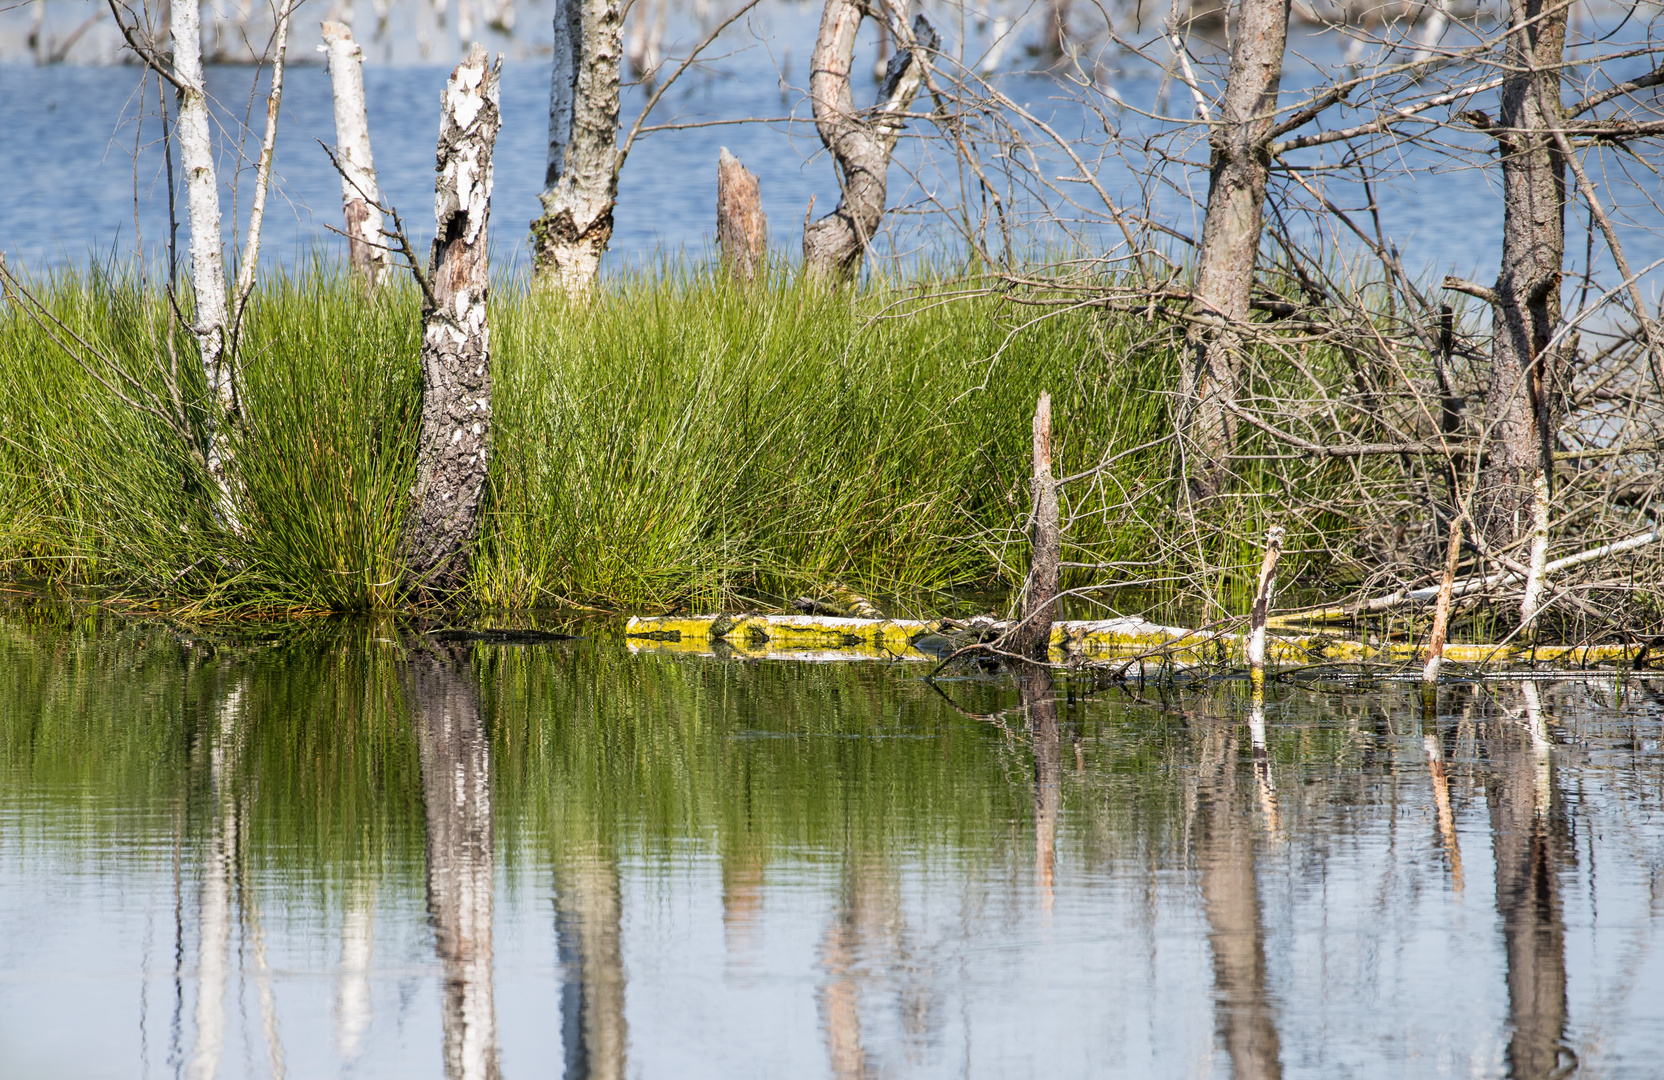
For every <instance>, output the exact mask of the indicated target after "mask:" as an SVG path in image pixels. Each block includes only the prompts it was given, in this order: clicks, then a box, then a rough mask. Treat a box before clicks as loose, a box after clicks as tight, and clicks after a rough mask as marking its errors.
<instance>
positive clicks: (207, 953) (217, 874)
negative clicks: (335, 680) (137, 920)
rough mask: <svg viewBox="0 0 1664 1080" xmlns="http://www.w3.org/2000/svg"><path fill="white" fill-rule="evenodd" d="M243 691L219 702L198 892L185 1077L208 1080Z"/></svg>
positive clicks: (219, 1003)
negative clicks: (209, 820)
mask: <svg viewBox="0 0 1664 1080" xmlns="http://www.w3.org/2000/svg"><path fill="white" fill-rule="evenodd" d="M242 697H243V688H242V687H241V686H234V687H232V688H231V689H230V690H229V691H228V692H227V693H226V695H225V697H224V699H223V700H221V702H220V707H219V726H218V730H217V731H215V732H214V733H213V735H212V736H211V738H212V740H213V742H212V745H211V746H210V747H209V749H208V771H209V777H210V781H211V783H212V785H213V800H214V802H213V805H214V817H213V824H212V825H211V826H210V827H209V833H208V850H207V851H206V852H205V853H204V855H203V862H202V891H201V895H200V897H199V898H198V904H199V908H198V913H197V964H196V969H197V992H196V993H197V997H196V1047H195V1049H194V1050H193V1051H192V1053H191V1061H190V1067H189V1069H188V1071H187V1075H188V1076H190V1077H191V1078H192V1080H212V1078H213V1077H215V1076H218V1075H219V1071H220V1055H221V1054H222V1053H223V1052H224V1050H225V989H226V974H227V970H228V966H229V960H230V957H229V953H230V950H231V892H232V888H233V886H234V883H235V879H236V873H237V825H238V815H237V801H236V799H235V798H233V796H232V792H231V783H230V781H231V776H232V773H233V771H234V769H233V767H234V765H235V761H234V760H228V759H234V758H235V755H236V747H237V745H238V738H237V734H238V733H237V718H238V712H239V711H240V709H239V707H240V705H241V703H242Z"/></svg>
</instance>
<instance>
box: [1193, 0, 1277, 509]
mask: <svg viewBox="0 0 1664 1080" xmlns="http://www.w3.org/2000/svg"><path fill="white" fill-rule="evenodd" d="M1288 7H1289V0H1242V9H1241V12H1240V14H1239V15H1238V17H1237V22H1236V40H1235V42H1234V43H1233V44H1232V47H1231V66H1230V73H1229V75H1228V77H1227V81H1226V83H1225V95H1224V97H1223V98H1222V99H1221V100H1220V102H1219V117H1218V120H1217V121H1216V122H1215V123H1214V125H1213V127H1212V129H1211V131H1210V132H1209V135H1208V142H1209V143H1210V144H1211V146H1212V158H1213V163H1212V171H1211V173H1210V175H1209V178H1208V205H1207V217H1206V218H1205V219H1204V220H1203V223H1202V240H1201V244H1200V245H1199V247H1198V251H1197V257H1196V286H1195V290H1194V293H1193V302H1194V305H1195V308H1196V313H1197V315H1199V316H1200V317H1201V320H1200V321H1198V322H1196V323H1194V324H1192V328H1191V330H1190V332H1189V334H1188V338H1187V350H1186V351H1187V356H1186V363H1185V367H1184V369H1183V372H1182V374H1181V376H1180V387H1179V408H1180V410H1181V412H1180V424H1179V435H1180V437H1181V439H1182V440H1183V442H1182V444H1181V445H1182V447H1183V450H1184V453H1185V455H1186V457H1187V458H1188V460H1187V461H1186V462H1185V463H1184V466H1185V467H1184V475H1185V477H1186V482H1187V487H1188V494H1189V496H1190V498H1191V499H1192V500H1194V501H1206V500H1209V499H1211V498H1213V497H1214V496H1215V495H1217V494H1218V493H1219V491H1220V490H1221V489H1222V488H1223V486H1224V484H1225V479H1226V474H1227V471H1228V457H1229V455H1230V452H1231V447H1232V445H1233V444H1234V442H1235V440H1236V417H1235V414H1234V413H1232V412H1231V409H1230V406H1231V405H1233V404H1235V401H1236V390H1237V382H1238V379H1239V378H1240V376H1241V372H1242V341H1241V337H1240V335H1239V332H1238V329H1237V328H1238V327H1240V326H1241V325H1242V324H1243V323H1246V322H1247V321H1248V310H1249V300H1250V298H1251V295H1252V291H1253V287H1254V265H1255V259H1256V257H1257V255H1258V254H1259V246H1260V231H1261V228H1262V226H1263V224H1264V216H1265V184H1266V177H1267V175H1268V173H1269V171H1270V166H1271V148H1270V145H1269V140H1270V136H1271V130H1272V123H1273V121H1274V120H1275V113H1276V111H1277V91H1278V88H1279V85H1280V84H1281V81H1282V74H1283V51H1284V48H1285V46H1286V44H1287V41H1288Z"/></svg>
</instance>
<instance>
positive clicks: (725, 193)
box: [716, 146, 768, 284]
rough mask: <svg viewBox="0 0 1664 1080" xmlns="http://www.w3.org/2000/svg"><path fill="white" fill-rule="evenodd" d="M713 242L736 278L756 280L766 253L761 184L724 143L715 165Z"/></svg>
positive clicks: (746, 281)
mask: <svg viewBox="0 0 1664 1080" xmlns="http://www.w3.org/2000/svg"><path fill="white" fill-rule="evenodd" d="M716 242H717V245H718V246H719V247H721V248H722V261H723V264H724V265H726V266H727V267H728V273H729V274H731V275H733V278H734V280H735V281H738V282H740V283H742V284H748V283H750V282H751V281H754V280H755V279H756V277H757V275H758V273H760V272H761V271H762V269H763V262H764V260H765V259H766V258H767V256H768V217H767V215H765V214H764V213H763V193H762V187H761V185H759V184H758V183H757V178H756V177H755V176H753V175H751V171H750V170H749V169H747V168H746V167H745V166H744V165H741V164H740V159H739V158H737V157H735V156H734V155H733V154H730V153H729V152H728V148H727V147H726V146H724V147H723V148H722V156H721V157H720V158H719V159H718V160H717V166H716Z"/></svg>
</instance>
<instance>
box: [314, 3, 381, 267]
mask: <svg viewBox="0 0 1664 1080" xmlns="http://www.w3.org/2000/svg"><path fill="white" fill-rule="evenodd" d="M323 37H324V50H325V55H326V57H327V60H328V64H329V83H330V88H331V89H332V90H333V92H334V96H335V157H336V160H337V161H338V162H340V165H341V209H342V212H343V214H344V215H345V217H346V228H345V229H344V230H343V231H344V232H345V233H346V234H347V255H348V259H349V260H350V262H351V265H352V270H353V273H354V274H355V275H357V276H358V277H359V278H360V279H362V280H363V282H364V284H365V285H366V286H367V287H369V288H374V287H375V286H377V285H379V284H381V281H382V278H383V277H384V276H385V275H386V273H387V270H388V266H389V259H388V257H387V249H386V247H385V244H386V240H385V239H384V238H383V237H382V235H381V229H382V216H381V210H380V208H379V206H378V204H379V203H380V202H381V189H380V188H379V187H377V186H376V165H375V159H374V158H373V157H372V156H371V154H370V120H369V114H368V112H367V111H366V108H365V104H364V50H363V49H361V48H359V46H358V42H356V41H354V40H353V39H352V29H351V27H348V26H347V25H346V24H344V23H337V22H326V23H324V25H323Z"/></svg>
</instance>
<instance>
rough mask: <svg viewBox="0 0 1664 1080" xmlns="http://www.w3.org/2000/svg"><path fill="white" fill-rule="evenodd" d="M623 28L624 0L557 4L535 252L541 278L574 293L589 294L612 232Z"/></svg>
mask: <svg viewBox="0 0 1664 1080" xmlns="http://www.w3.org/2000/svg"><path fill="white" fill-rule="evenodd" d="M623 27H624V17H623V10H622V8H621V7H620V5H619V3H618V0H557V2H556V5H555V42H554V70H553V72H552V74H551V76H550V86H549V154H548V167H547V169H546V171H545V172H544V177H543V192H542V194H541V195H540V196H539V198H540V199H541V200H542V203H543V213H542V214H541V215H540V216H539V217H538V218H537V219H536V220H535V221H533V222H532V250H533V258H534V264H535V266H536V271H537V277H538V280H539V281H541V282H543V283H545V284H547V285H551V286H553V287H556V288H559V289H561V290H562V291H564V292H565V293H566V294H567V295H569V296H582V295H584V294H585V293H587V292H588V291H589V289H590V286H591V285H592V284H593V282H594V281H595V275H596V273H597V272H598V271H599V270H600V266H601V256H602V255H603V254H604V253H605V252H606V250H607V242H608V240H610V239H611V237H612V212H613V207H614V205H615V204H616V203H617V202H618V169H619V166H620V165H621V164H622V160H621V157H620V154H619V149H618V95H619V62H620V60H621V59H622V58H623V54H624V52H623V42H622V34H623Z"/></svg>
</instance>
